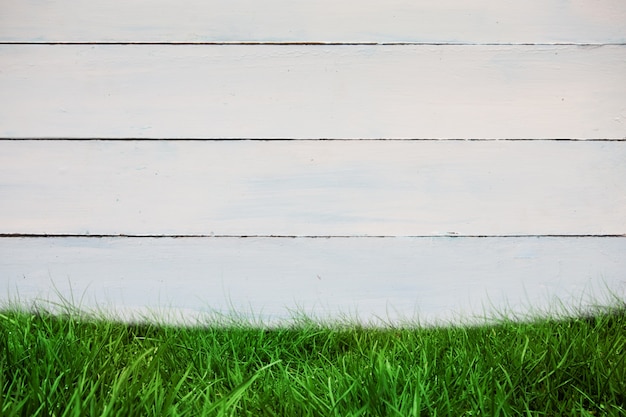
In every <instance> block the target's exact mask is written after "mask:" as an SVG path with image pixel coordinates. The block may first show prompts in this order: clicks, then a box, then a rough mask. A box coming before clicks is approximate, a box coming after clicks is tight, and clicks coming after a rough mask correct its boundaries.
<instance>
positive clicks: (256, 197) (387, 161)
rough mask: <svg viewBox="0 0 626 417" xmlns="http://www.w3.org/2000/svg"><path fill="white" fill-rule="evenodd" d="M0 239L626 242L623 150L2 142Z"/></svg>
mask: <svg viewBox="0 0 626 417" xmlns="http://www.w3.org/2000/svg"><path fill="white" fill-rule="evenodd" d="M0 201H2V204H1V205H0V230H1V231H2V232H3V233H18V234H19V233H33V234H43V233H45V234H72V235H80V234H130V235H161V234H164V235H211V234H216V235H286V236H302V235H309V236H310V235H322V236H341V235H350V236H359V235H384V236H403V235H404V236H406V235H408V236H415V235H420V236H421V235H446V234H449V233H455V234H459V235H545V234H551V235H561V234H563V235H568V234H574V235H585V234H596V235H603V234H626V143H625V142H610V141H608V142H585V141H577V142H576V141H570V142H565V143H562V142H558V141H541V142H538V143H534V142H533V141H481V142H466V141H463V142H455V141H216V142H213V141H193V142H186V141H148V142H146V141H78V142H76V141H43V142H42V141H4V142H0Z"/></svg>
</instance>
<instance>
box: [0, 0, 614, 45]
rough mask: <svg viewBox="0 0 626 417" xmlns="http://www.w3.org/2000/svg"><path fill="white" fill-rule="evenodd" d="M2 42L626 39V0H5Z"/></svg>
mask: <svg viewBox="0 0 626 417" xmlns="http://www.w3.org/2000/svg"><path fill="white" fill-rule="evenodd" d="M0 42H44V43H45V42H53V43H55V42H114V43H115V42H156V43H161V42H184V43H187V42H189V43H203V42H211V43H212V42H281V43H282V42H296V43H298V42H324V43H326V42H331V43H335V42H337V43H361V42H365V43H396V42H399V43H404V42H407V43H414V42H415V43H460V44H466V43H467V44H474V43H624V42H626V2H624V1H623V0H597V1H591V0H569V1H564V0H527V1H519V0H516V1H508V0H506V1H493V0H478V1H472V2H468V1H465V0H439V1H426V0H418V1H416V0H388V1H376V0H298V1H294V0H263V1H259V0H181V1H172V0H130V1H127V0H124V1H122V0H90V1H78V2H77V1H72V0H48V1H37V0H2V2H0Z"/></svg>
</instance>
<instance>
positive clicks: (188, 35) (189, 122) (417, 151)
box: [0, 0, 626, 322]
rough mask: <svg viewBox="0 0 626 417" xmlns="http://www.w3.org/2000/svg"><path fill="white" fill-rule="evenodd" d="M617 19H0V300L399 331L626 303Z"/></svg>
mask: <svg viewBox="0 0 626 417" xmlns="http://www.w3.org/2000/svg"><path fill="white" fill-rule="evenodd" d="M625 21H626V4H625V3H624V2H622V1H621V0H620V1H618V0H603V1H593V2H592V1H583V0H577V1H565V2H564V1H556V0H548V1H541V2H538V1H528V2H509V1H502V2H491V1H489V2H487V1H476V2H471V4H470V3H469V2H465V1H460V0H446V1H439V2H425V1H400V0H394V1H388V2H375V1H369V0H368V1H359V2H356V1H332V2H331V1H325V0H324V1H312V0H311V1H309V0H302V1H298V2H294V1H287V0H267V1H253V0H237V1H228V2H226V1H218V0H210V1H199V0H185V1H177V2H173V1H165V0H159V1H150V2H148V1H138V0H135V1H124V2H121V1H100V0H97V1H90V2H78V3H77V2H70V1H68V0H51V1H47V2H37V1H22V0H20V1H17V0H5V1H3V2H2V3H1V4H0V43H1V44H0V65H1V66H0V92H1V95H0V291H2V294H4V295H1V296H0V300H2V299H4V300H7V299H10V298H12V297H16V296H19V297H20V299H21V300H22V302H24V303H30V302H31V301H33V300H37V299H55V297H57V296H58V294H57V292H58V293H60V294H61V295H62V296H69V294H70V291H71V292H72V293H73V296H74V298H75V299H76V301H77V302H78V300H81V299H82V303H83V306H84V307H93V306H96V305H97V306H99V307H101V308H107V309H109V311H111V309H115V310H118V311H144V312H145V311H146V309H148V310H159V311H164V309H168V308H173V309H174V310H175V311H177V312H183V313H184V314H186V315H188V316H193V315H195V314H197V313H202V312H207V311H228V310H229V309H235V310H237V311H244V312H250V311H252V312H254V314H256V315H264V317H265V318H269V319H274V318H276V319H280V318H284V317H287V316H288V315H289V312H290V311H293V310H294V309H297V310H303V311H305V312H308V313H312V314H315V315H320V316H326V315H330V316H331V317H337V316H338V315H340V314H341V313H345V314H348V315H352V316H353V317H358V318H359V319H361V320H364V321H365V320H370V319H372V318H375V317H379V318H382V319H384V320H390V321H394V322H396V321H399V320H401V319H402V318H413V317H414V315H416V314H417V315H418V316H419V318H420V319H421V320H422V321H431V320H437V319H451V318H459V317H461V315H464V317H467V316H468V315H471V314H475V313H480V312H482V311H483V308H486V309H489V308H492V307H496V308H500V309H502V308H510V309H512V310H514V311H519V312H528V311H529V310H532V309H534V308H542V307H545V306H546V305H548V304H549V303H551V302H554V298H553V297H558V298H560V299H561V300H563V301H565V302H566V303H567V304H575V305H576V304H579V303H583V304H584V303H586V302H592V300H591V299H590V298H588V297H591V296H593V293H596V294H598V293H600V292H601V291H603V290H606V289H607V288H605V287H608V289H609V290H610V291H612V292H614V293H615V294H616V295H618V296H621V297H623V296H624V294H625V293H626V25H624V22H625ZM584 294H586V295H584ZM581 297H582V298H581Z"/></svg>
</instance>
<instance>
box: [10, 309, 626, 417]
mask: <svg viewBox="0 0 626 417" xmlns="http://www.w3.org/2000/svg"><path fill="white" fill-rule="evenodd" d="M625 357H626V307H625V306H624V305H622V304H620V305H619V306H618V307H615V308H613V309H609V310H601V311H598V312H597V313H594V314H592V315H581V316H579V317H577V318H567V319H545V318H544V319H540V318H538V319H535V320H531V321H529V322H522V323H520V322H514V321H512V320H507V319H501V320H500V321H499V322H497V323H495V324H493V323H492V324H485V325H474V326H443V327H418V326H416V327H408V326H407V327H402V328H394V327H388V328H366V327H362V326H359V325H341V326H339V325H338V326H330V325H320V324H316V323H315V322H314V321H312V320H306V319H302V320H296V321H294V324H293V325H285V326H283V327H278V328H259V327H256V328H255V327H252V326H247V325H245V324H238V323H236V322H233V323H231V324H230V325H226V326H224V325H210V326H204V327H201V326H196V327H176V326H171V325H170V326H168V325H163V324H161V325H157V324H145V323H144V324H128V323H126V324H124V323H120V322H115V321H112V320H106V319H102V318H89V317H86V316H78V315H75V314H66V315H58V314H57V315H52V314H49V313H46V312H43V311H39V312H37V311H34V312H26V311H23V310H19V309H17V308H15V309H12V308H5V309H4V310H2V312H0V390H1V391H0V415H1V416H13V415H18V416H100V415H102V416H110V415H115V416H117V415H119V416H143V415H149V416H152V415H153V416H170V415H171V416H178V415H185V416H203V415H209V416H219V415H236V416H239V415H250V416H264V415H268V416H275V415H277V416H394V415H397V416H435V415H440V416H492V415H494V416H495V415H502V416H504V415H524V416H526V415H528V416H567V415H572V416H585V415H587V416H592V415H593V416H602V415H607V416H624V415H626V359H625Z"/></svg>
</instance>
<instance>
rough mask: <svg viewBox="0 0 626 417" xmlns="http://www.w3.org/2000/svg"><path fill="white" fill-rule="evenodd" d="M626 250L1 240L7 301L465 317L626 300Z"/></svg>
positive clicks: (599, 245)
mask: <svg viewBox="0 0 626 417" xmlns="http://www.w3.org/2000/svg"><path fill="white" fill-rule="evenodd" d="M624 253H626V238H546V237H543V238H535V237H531V238H445V237H444V238H389V239H380V238H332V239H303V238H298V239H290V238H248V239H244V238H185V239H170V238H162V239H151V238H140V239H136V238H46V239H41V238H36V239H32V238H28V239H24V238H0V300H4V301H6V300H8V299H11V298H15V297H16V296H18V295H19V299H20V301H21V303H22V304H24V305H28V304H29V303H30V302H32V301H33V300H35V299H37V298H40V299H47V300H58V295H59V294H60V295H61V296H63V297H65V298H67V299H68V300H69V299H71V298H72V297H73V299H74V304H76V305H77V304H81V305H82V307H84V308H94V307H95V306H99V307H100V308H101V309H103V310H104V311H108V312H109V313H110V312H111V311H117V312H118V313H125V312H126V313H127V312H129V311H133V312H135V313H136V312H137V311H141V312H144V313H145V312H146V311H147V310H150V309H151V310H153V311H156V312H157V313H159V314H161V315H162V314H163V313H168V314H172V313H173V312H175V313H177V314H183V315H184V316H186V317H187V318H189V317H193V315H194V314H197V313H199V312H207V311H214V310H217V311H220V312H228V311H232V310H235V311H238V312H239V313H242V314H245V313H248V312H250V311H252V312H254V313H255V314H256V315H257V316H259V315H261V316H263V317H264V318H265V319H272V320H277V319H285V318H287V317H288V316H289V310H290V309H291V311H294V310H300V311H305V312H307V313H309V314H315V315H317V316H320V317H330V318H334V319H337V318H339V317H341V313H344V314H347V315H349V316H350V317H353V318H359V319H360V320H362V321H368V320H372V319H375V318H376V317H378V318H380V319H383V320H389V321H391V322H395V323H396V324H397V323H399V322H400V321H401V319H407V318H414V317H415V315H416V314H418V315H419V318H420V320H421V321H422V322H423V323H429V322H433V321H434V320H448V319H453V320H455V321H458V320H459V319H464V320H468V319H470V318H471V316H472V315H473V314H480V313H484V312H490V311H492V309H493V308H496V309H499V310H501V311H502V310H503V309H507V310H509V311H515V312H518V313H526V314H528V313H529V312H533V313H537V311H539V310H541V309H546V308H548V307H553V308H557V309H558V308H559V307H561V306H560V305H558V304H556V303H555V298H558V299H560V300H561V301H562V302H563V304H564V305H565V306H567V307H581V306H586V305H589V304H594V303H598V304H601V303H602V302H606V301H607V300H608V298H607V295H608V291H611V292H613V294H614V295H615V296H622V297H623V296H624V295H626V281H625V280H624V270H625V267H626V257H624ZM559 312H562V311H559ZM177 317H178V316H174V317H172V316H170V317H169V318H170V319H171V318H177ZM152 318H153V319H154V317H152Z"/></svg>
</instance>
